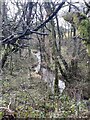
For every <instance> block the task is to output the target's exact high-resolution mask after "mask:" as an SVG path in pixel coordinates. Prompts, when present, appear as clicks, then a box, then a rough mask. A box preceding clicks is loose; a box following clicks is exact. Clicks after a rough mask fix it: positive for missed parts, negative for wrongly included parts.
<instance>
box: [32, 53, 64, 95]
mask: <svg viewBox="0 0 90 120" xmlns="http://www.w3.org/2000/svg"><path fill="white" fill-rule="evenodd" d="M34 54H35V56H36V57H37V59H38V65H37V66H36V67H35V71H36V73H38V72H39V70H40V64H41V57H40V52H39V51H38V52H37V53H34ZM42 79H43V80H44V81H45V82H46V83H47V84H48V86H49V87H50V88H51V91H52V93H54V81H55V74H54V73H53V72H52V71H50V70H48V69H47V68H42ZM58 87H59V91H60V93H62V92H63V90H64V89H65V83H64V82H63V81H62V80H59V83H58Z"/></svg>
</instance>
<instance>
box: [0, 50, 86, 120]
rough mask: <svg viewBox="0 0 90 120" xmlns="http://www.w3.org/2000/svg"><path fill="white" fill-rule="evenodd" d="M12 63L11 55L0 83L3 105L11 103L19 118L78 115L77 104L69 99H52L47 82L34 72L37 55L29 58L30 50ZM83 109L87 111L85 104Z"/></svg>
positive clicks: (0, 103)
mask: <svg viewBox="0 0 90 120" xmlns="http://www.w3.org/2000/svg"><path fill="white" fill-rule="evenodd" d="M10 61H11V56H9V58H8V61H7V63H6V65H5V68H4V70H3V73H2V80H1V81H0V82H1V83H0V84H1V87H2V89H0V93H2V96H0V97H1V100H0V106H4V107H7V106H8V104H9V103H10V100H11V106H10V109H12V110H15V111H16V114H17V116H18V117H19V118H23V117H25V118H26V117H31V118H34V117H35V118H37V117H39V118H43V117H44V118H45V117H56V118H58V117H62V116H63V117H66V116H67V115H68V116H69V117H70V116H71V117H75V116H76V115H75V109H76V106H75V104H74V101H72V102H70V100H69V98H68V97H67V96H62V97H61V98H60V99H58V98H54V99H53V96H52V98H50V95H52V93H51V90H50V88H49V87H48V85H47V83H45V82H44V81H43V80H42V79H41V75H39V74H38V73H36V72H35V71H34V70H33V69H31V68H32V66H34V65H35V64H37V62H38V61H37V58H36V57H35V56H31V57H28V53H27V51H24V52H23V53H22V56H21V57H20V56H19V55H18V54H14V55H13V56H12V64H11V62H10ZM56 97H57V96H56ZM64 100H65V101H64ZM69 102H70V103H69ZM62 103H63V105H62V106H61V104H62ZM81 105H83V104H81ZM60 106H61V107H60ZM82 107H83V109H84V108H85V106H84V105H83V106H82ZM64 108H65V109H66V111H65V110H64ZM69 109H70V110H69ZM85 111H86V108H85ZM82 113H83V111H82Z"/></svg>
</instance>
